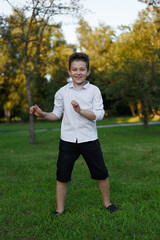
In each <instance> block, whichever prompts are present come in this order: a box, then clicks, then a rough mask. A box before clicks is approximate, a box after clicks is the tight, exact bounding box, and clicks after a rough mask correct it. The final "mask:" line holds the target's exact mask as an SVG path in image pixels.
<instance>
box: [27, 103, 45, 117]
mask: <svg viewBox="0 0 160 240" xmlns="http://www.w3.org/2000/svg"><path fill="white" fill-rule="evenodd" d="M32 113H33V114H34V115H36V116H38V117H44V114H43V111H42V110H41V109H40V108H39V107H38V106H37V105H35V106H32V107H31V108H30V114H32Z"/></svg>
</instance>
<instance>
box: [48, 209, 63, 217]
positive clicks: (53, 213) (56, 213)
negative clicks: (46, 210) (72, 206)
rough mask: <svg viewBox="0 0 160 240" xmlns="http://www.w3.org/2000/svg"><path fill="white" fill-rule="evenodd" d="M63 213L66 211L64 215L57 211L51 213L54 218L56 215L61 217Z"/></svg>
mask: <svg viewBox="0 0 160 240" xmlns="http://www.w3.org/2000/svg"><path fill="white" fill-rule="evenodd" d="M63 213H64V211H63V212H62V213H59V212H57V210H55V211H54V212H52V213H51V216H52V217H54V216H55V215H61V214H63Z"/></svg>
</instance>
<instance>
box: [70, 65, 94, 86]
mask: <svg viewBox="0 0 160 240" xmlns="http://www.w3.org/2000/svg"><path fill="white" fill-rule="evenodd" d="M68 73H69V75H70V77H71V78H72V80H73V83H74V85H75V87H76V88H77V89H79V88H81V87H82V86H84V85H85V80H86V78H87V76H88V75H89V74H90V70H87V66H86V62H84V61H81V60H79V61H77V60H75V61H73V62H72V63H71V67H70V69H69V71H68Z"/></svg>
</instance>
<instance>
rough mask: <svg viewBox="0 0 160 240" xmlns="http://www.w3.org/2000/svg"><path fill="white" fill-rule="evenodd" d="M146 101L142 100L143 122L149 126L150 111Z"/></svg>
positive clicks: (146, 126)
mask: <svg viewBox="0 0 160 240" xmlns="http://www.w3.org/2000/svg"><path fill="white" fill-rule="evenodd" d="M147 110H148V109H147V106H146V104H145V102H143V101H142V115H143V123H144V127H145V128H148V111H147Z"/></svg>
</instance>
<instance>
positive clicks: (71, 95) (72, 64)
mask: <svg viewBox="0 0 160 240" xmlns="http://www.w3.org/2000/svg"><path fill="white" fill-rule="evenodd" d="M68 73H69V75H70V77H71V78H72V80H73V82H71V83H68V84H66V85H65V86H64V87H62V88H60V89H59V90H58V91H57V93H56V94H55V101H54V109H53V112H43V111H42V110H41V109H40V108H39V107H38V106H37V105H35V106H32V107H31V108H30V113H31V114H32V113H34V114H35V115H36V116H41V117H43V118H45V119H47V120H50V121H56V120H58V119H60V118H61V116H62V114H63V119H62V125H61V139H60V145H59V156H58V161H57V190H56V196H57V209H56V210H55V211H54V213H53V215H56V214H62V213H64V207H65V197H66V194H67V183H68V182H69V181H70V180H71V173H72V170H73V166H74V163H75V161H76V160H77V159H78V157H79V156H80V154H82V156H83V158H84V159H85V161H86V163H87V165H88V168H89V170H90V173H91V177H92V178H93V179H96V180H98V185H99V188H100V192H101V195H102V199H103V204H104V206H105V208H106V209H107V210H108V211H109V212H111V213H112V212H115V211H117V209H118V208H117V207H116V206H115V205H113V204H111V202H110V199H109V180H108V171H107V168H106V166H105V164H104V160H103V156H102V152H101V148H100V143H99V141H98V136H97V128H96V121H99V120H101V119H102V118H103V116H104V110H103V101H102V97H101V93H100V90H99V89H98V88H97V87H96V86H94V85H92V84H90V83H89V82H87V81H86V78H87V76H88V75H89V74H90V70H89V57H88V56H87V55H86V54H85V53H77V52H75V53H73V54H72V55H71V56H70V58H69V70H68Z"/></svg>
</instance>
